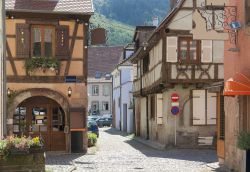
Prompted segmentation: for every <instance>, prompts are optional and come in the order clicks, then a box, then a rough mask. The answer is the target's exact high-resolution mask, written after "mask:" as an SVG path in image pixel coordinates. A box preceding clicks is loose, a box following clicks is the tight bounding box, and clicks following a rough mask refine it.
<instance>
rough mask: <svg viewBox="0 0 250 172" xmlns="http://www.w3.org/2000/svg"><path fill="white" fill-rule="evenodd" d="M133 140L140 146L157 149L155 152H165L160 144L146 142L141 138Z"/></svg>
mask: <svg viewBox="0 0 250 172" xmlns="http://www.w3.org/2000/svg"><path fill="white" fill-rule="evenodd" d="M133 140H135V141H137V142H139V143H141V144H144V145H146V146H148V147H151V148H153V149H157V150H166V146H165V145H163V144H161V143H158V142H154V141H152V140H146V139H143V138H141V137H134V138H133Z"/></svg>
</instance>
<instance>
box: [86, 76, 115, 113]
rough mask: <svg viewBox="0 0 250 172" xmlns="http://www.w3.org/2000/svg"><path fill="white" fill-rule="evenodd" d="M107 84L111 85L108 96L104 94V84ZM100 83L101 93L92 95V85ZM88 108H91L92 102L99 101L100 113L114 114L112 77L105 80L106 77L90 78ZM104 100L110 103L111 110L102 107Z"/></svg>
mask: <svg viewBox="0 0 250 172" xmlns="http://www.w3.org/2000/svg"><path fill="white" fill-rule="evenodd" d="M105 84H107V85H109V87H110V94H109V95H108V96H104V95H103V86H104V85H105ZM93 85H98V86H99V95H98V96H94V95H92V86H93ZM87 88H88V110H89V109H90V108H91V103H92V102H99V110H100V114H101V115H104V114H112V79H110V80H105V78H101V79H95V78H88V86H87ZM103 102H108V103H109V110H108V111H104V110H103V107H102V103H103Z"/></svg>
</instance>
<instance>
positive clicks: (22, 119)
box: [13, 107, 26, 134]
mask: <svg viewBox="0 0 250 172" xmlns="http://www.w3.org/2000/svg"><path fill="white" fill-rule="evenodd" d="M13 124H14V125H13V127H14V128H13V130H14V133H16V134H21V133H24V132H25V131H26V107H17V108H16V110H15V114H14V116H13Z"/></svg>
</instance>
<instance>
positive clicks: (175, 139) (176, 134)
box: [174, 115, 177, 146]
mask: <svg viewBox="0 0 250 172" xmlns="http://www.w3.org/2000/svg"><path fill="white" fill-rule="evenodd" d="M176 118H177V117H176V115H175V125H174V132H175V133H174V145H175V146H176V144H177V143H176V135H177V131H176V125H177V124H176V123H177V122H176Z"/></svg>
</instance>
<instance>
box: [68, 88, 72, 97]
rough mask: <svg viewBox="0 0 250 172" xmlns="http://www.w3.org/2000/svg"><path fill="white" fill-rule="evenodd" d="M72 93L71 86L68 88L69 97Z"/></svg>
mask: <svg viewBox="0 0 250 172" xmlns="http://www.w3.org/2000/svg"><path fill="white" fill-rule="evenodd" d="M71 94H72V88H71V87H69V88H68V97H71Z"/></svg>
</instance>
